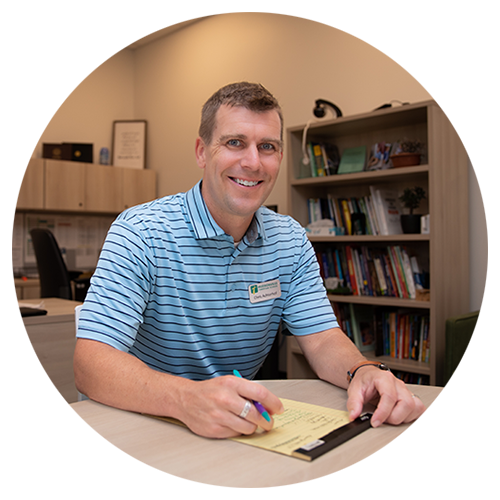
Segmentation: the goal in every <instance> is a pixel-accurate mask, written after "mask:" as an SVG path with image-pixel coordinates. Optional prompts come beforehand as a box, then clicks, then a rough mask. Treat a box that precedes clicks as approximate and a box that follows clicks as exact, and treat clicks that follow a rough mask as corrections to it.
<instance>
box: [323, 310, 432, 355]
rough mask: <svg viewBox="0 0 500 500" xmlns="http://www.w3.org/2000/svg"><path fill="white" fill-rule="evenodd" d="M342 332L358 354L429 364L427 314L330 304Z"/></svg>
mask: <svg viewBox="0 0 500 500" xmlns="http://www.w3.org/2000/svg"><path fill="white" fill-rule="evenodd" d="M333 309H334V312H335V316H336V317H337V321H338V323H339V326H340V328H341V329H342V331H343V332H344V333H345V334H346V335H347V336H348V337H349V338H350V339H351V340H352V342H353V343H354V344H355V345H356V347H357V348H358V349H359V350H360V351H361V352H366V351H372V352H373V353H374V354H375V355H376V356H390V357H391V358H395V359H408V360H414V361H421V362H424V363H428V362H429V355H430V341H429V314H428V313H415V312H408V311H405V310H395V309H394V310H387V309H385V310H384V309H382V308H377V307H373V306H368V305H362V304H346V303H342V302H333Z"/></svg>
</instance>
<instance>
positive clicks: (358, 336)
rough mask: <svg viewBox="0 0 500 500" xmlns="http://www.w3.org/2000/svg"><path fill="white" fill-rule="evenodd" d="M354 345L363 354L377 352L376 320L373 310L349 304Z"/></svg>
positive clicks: (369, 307)
mask: <svg viewBox="0 0 500 500" xmlns="http://www.w3.org/2000/svg"><path fill="white" fill-rule="evenodd" d="M349 308H350V313H351V321H352V331H353V337H354V343H355V344H356V347H357V348H358V349H359V350H360V351H361V352H366V351H373V350H375V328H374V326H375V323H374V321H375V318H374V314H373V308H372V307H371V306H365V305H360V304H349Z"/></svg>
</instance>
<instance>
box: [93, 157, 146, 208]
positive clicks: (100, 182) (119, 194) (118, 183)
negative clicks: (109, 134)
mask: <svg viewBox="0 0 500 500" xmlns="http://www.w3.org/2000/svg"><path fill="white" fill-rule="evenodd" d="M140 173H142V171H140ZM139 203H140V202H139ZM123 206H124V204H123V169H121V168H120V169H118V168H115V167H112V168H110V167H102V166H100V165H87V166H86V169H85V209H86V210H88V211H92V212H121V211H122V210H123Z"/></svg>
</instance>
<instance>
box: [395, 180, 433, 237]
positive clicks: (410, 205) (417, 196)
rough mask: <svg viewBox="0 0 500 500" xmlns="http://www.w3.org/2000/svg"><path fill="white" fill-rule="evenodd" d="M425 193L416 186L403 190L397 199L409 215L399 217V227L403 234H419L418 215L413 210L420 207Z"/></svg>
mask: <svg viewBox="0 0 500 500" xmlns="http://www.w3.org/2000/svg"><path fill="white" fill-rule="evenodd" d="M425 198H426V193H425V191H424V190H423V189H422V188H421V187H420V186H416V187H414V188H405V190H404V191H403V194H402V195H401V196H400V197H399V199H400V200H401V201H402V202H403V205H404V206H405V208H407V209H408V210H409V211H410V213H409V214H402V215H401V227H402V228H403V233H406V234H415V233H420V217H421V215H420V214H414V213H413V210H416V209H417V208H418V207H419V206H420V202H421V201H422V200H425Z"/></svg>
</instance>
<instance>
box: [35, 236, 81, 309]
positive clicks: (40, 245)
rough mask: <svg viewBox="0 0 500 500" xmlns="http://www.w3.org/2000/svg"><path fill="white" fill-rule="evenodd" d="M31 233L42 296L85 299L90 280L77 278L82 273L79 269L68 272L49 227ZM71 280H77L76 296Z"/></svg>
mask: <svg viewBox="0 0 500 500" xmlns="http://www.w3.org/2000/svg"><path fill="white" fill-rule="evenodd" d="M30 234H31V241H32V243H33V248H34V250H35V257H36V264H37V268H38V274H39V276H40V297H41V298H44V297H57V298H60V299H68V300H79V301H83V300H84V299H85V295H86V293H87V289H88V284H89V282H90V280H89V279H76V278H77V277H78V276H79V275H80V274H81V273H80V272H79V271H74V272H68V269H67V268H66V264H65V263H64V260H63V258H62V254H61V250H60V249H59V245H58V244H57V241H56V239H55V238H54V235H53V234H52V233H51V232H50V231H49V230H48V229H42V228H35V229H32V230H31V231H30ZM71 281H74V282H75V297H73V292H72V289H71Z"/></svg>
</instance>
